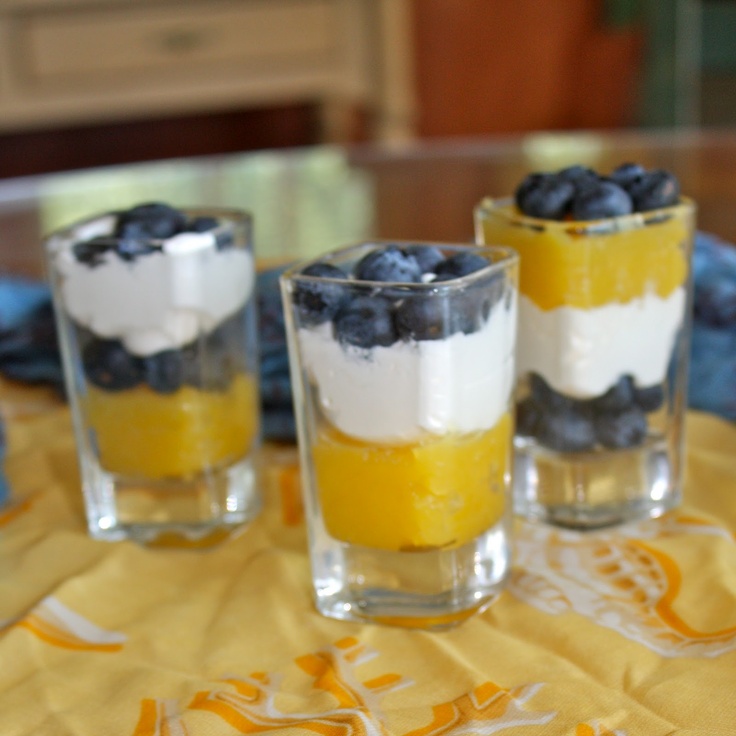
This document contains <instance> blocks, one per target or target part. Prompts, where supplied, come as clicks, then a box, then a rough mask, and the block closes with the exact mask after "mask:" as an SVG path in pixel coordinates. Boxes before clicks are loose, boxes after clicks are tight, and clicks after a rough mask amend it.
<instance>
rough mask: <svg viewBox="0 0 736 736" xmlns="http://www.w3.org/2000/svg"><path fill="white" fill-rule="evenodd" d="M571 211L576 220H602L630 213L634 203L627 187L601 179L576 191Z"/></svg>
mask: <svg viewBox="0 0 736 736" xmlns="http://www.w3.org/2000/svg"><path fill="white" fill-rule="evenodd" d="M571 211H572V217H573V219H574V220H602V219H604V218H606V217H619V216H621V215H628V214H630V213H631V212H632V211H633V205H632V202H631V197H630V196H629V195H628V193H627V192H626V190H625V189H623V188H621V187H620V186H619V185H618V184H615V183H614V182H612V181H605V180H601V181H598V182H595V183H594V184H591V185H589V186H585V187H583V188H581V189H580V190H579V191H578V192H577V193H576V195H575V198H574V199H573V201H572V210H571Z"/></svg>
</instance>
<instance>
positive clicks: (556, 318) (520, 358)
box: [517, 287, 686, 399]
mask: <svg viewBox="0 0 736 736" xmlns="http://www.w3.org/2000/svg"><path fill="white" fill-rule="evenodd" d="M685 302H686V292H685V289H684V287H679V288H677V289H676V290H675V291H673V292H672V293H671V294H670V295H669V296H668V297H666V298H661V297H659V296H657V295H656V294H646V295H645V296H643V297H639V298H636V299H632V300H631V301H630V302H627V303H625V304H621V303H611V304H606V305H604V306H602V307H596V308H593V309H576V308H573V307H558V308H556V309H551V310H549V311H545V310H542V309H540V308H539V307H538V306H537V305H536V304H534V302H532V301H531V300H530V299H528V298H527V297H525V296H523V295H522V296H521V298H520V299H519V341H518V346H517V349H518V354H517V368H518V374H519V376H523V375H525V374H526V373H528V372H530V371H532V372H534V373H538V374H540V375H541V376H543V377H544V379H545V380H546V381H547V383H549V384H550V386H552V388H553V389H555V390H556V391H558V392H560V393H564V394H566V395H567V396H571V397H574V398H580V399H583V398H592V397H594V396H600V395H601V394H602V393H605V392H606V391H607V390H608V389H609V388H610V387H611V386H613V385H614V384H615V383H616V382H617V381H618V380H619V378H620V377H621V376H622V375H623V374H630V375H631V376H633V378H634V383H635V384H636V385H637V386H640V387H646V386H653V385H655V384H659V383H661V382H662V381H663V380H664V378H665V376H666V374H667V367H668V365H669V361H670V357H671V355H672V349H673V347H674V344H675V339H676V336H677V332H678V330H679V329H680V326H681V325H682V322H683V319H684V315H685Z"/></svg>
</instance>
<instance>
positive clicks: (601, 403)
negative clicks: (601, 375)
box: [590, 376, 634, 414]
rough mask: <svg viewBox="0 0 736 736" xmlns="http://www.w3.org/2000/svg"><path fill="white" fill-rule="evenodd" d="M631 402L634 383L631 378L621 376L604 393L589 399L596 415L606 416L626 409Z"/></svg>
mask: <svg viewBox="0 0 736 736" xmlns="http://www.w3.org/2000/svg"><path fill="white" fill-rule="evenodd" d="M633 401H634V382H633V380H632V378H631V376H621V378H619V379H618V381H617V382H616V384H615V385H614V386H612V387H611V388H609V389H608V391H606V393H604V394H602V395H601V396H598V397H597V398H595V399H591V401H590V405H591V408H592V409H593V411H594V412H595V413H596V414H606V413H608V412H618V411H623V410H624V409H628V408H629V407H630V406H631V404H632V403H633Z"/></svg>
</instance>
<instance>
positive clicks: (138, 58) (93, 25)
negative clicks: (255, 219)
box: [0, 0, 413, 140]
mask: <svg viewBox="0 0 736 736" xmlns="http://www.w3.org/2000/svg"><path fill="white" fill-rule="evenodd" d="M408 12H409V11H408V8H407V4H406V2H405V0H0V131H4V130H19V129H23V130H28V129H32V128H36V129H38V128H42V127H58V126H62V125H72V124H80V123H95V122H110V121H120V120H125V119H131V118H139V119H140V118H142V117H146V116H159V117H160V116H163V115H176V114H186V113H194V112H199V113H201V112H203V111H204V112H206V111H208V110H211V111H215V110H217V111H221V110H226V109H235V108H247V107H256V106H266V105H269V104H278V103H293V102H302V101H315V102H317V103H319V104H320V105H321V106H322V109H323V111H324V120H325V127H326V131H327V135H326V137H327V138H331V139H335V140H339V139H340V137H341V127H342V124H343V121H344V120H345V116H346V114H347V111H348V110H349V109H352V108H354V107H356V106H357V107H360V108H362V109H364V110H365V111H367V113H368V117H369V119H370V120H372V121H374V124H375V127H376V130H375V133H376V135H377V137H379V138H384V139H391V138H402V137H407V136H409V135H411V129H412V125H413V120H412V118H413V99H412V80H411V64H410V58H411V45H410V33H409V32H408V28H409V23H408Z"/></svg>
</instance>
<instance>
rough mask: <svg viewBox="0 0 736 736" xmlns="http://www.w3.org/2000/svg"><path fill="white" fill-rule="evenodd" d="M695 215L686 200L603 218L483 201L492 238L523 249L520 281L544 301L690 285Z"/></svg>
mask: <svg viewBox="0 0 736 736" xmlns="http://www.w3.org/2000/svg"><path fill="white" fill-rule="evenodd" d="M645 216H647V217H649V219H648V220H645V219H644V218H645ZM650 216H651V217H650ZM691 217H692V210H691V208H690V207H689V206H687V205H679V206H677V207H672V208H669V209H667V210H662V212H661V213H656V215H653V214H652V213H644V215H629V216H626V217H621V218H614V219H612V220H608V221H602V222H601V223H591V222H548V221H545V220H537V219H534V218H529V217H525V216H523V215H521V214H520V213H519V211H518V210H517V209H516V207H515V206H514V205H513V204H508V205H506V206H492V207H489V208H488V209H485V210H484V209H483V208H481V210H480V226H481V228H482V235H483V239H484V242H485V243H488V244H492V243H499V244H503V245H507V246H509V247H511V248H513V249H515V250H516V251H517V252H518V253H519V256H520V258H521V260H520V271H519V289H520V291H521V293H522V294H523V295H524V296H526V297H527V298H529V299H531V300H532V301H533V302H534V303H535V304H536V305H537V306H538V307H539V308H540V309H542V310H551V309H555V308H556V307H561V306H568V307H574V308H579V309H590V308H592V307H598V306H601V305H604V304H608V303H611V302H621V303H626V302H629V301H631V300H632V299H634V298H637V297H641V296H643V295H645V294H656V295H658V296H659V297H662V298H665V297H668V296H669V295H670V294H672V293H673V292H674V291H675V290H676V289H677V288H678V287H680V286H682V285H683V284H684V283H685V280H686V278H687V260H686V259H687V252H688V248H687V245H688V242H689V238H690V237H691V223H690V218H691Z"/></svg>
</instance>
